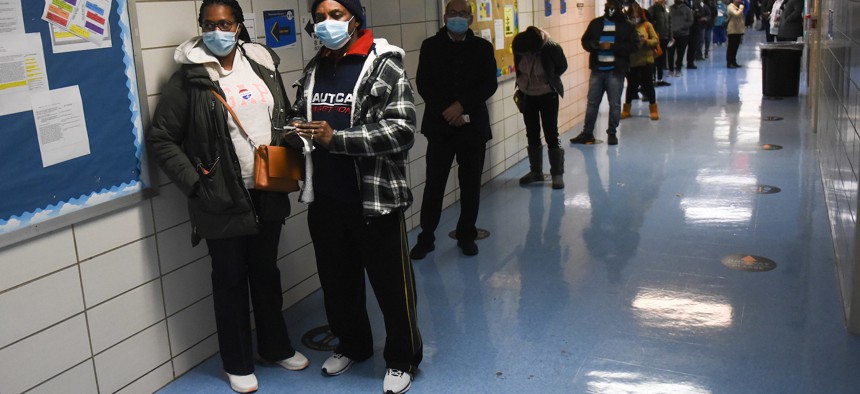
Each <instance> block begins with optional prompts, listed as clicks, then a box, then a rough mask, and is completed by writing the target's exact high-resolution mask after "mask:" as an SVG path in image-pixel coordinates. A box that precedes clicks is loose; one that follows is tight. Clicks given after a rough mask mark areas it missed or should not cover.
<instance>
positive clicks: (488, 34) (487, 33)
mask: <svg viewBox="0 0 860 394" xmlns="http://www.w3.org/2000/svg"><path fill="white" fill-rule="evenodd" d="M481 38H483V39H485V40H487V41H489V42H493V31H492V30H490V29H481Z"/></svg>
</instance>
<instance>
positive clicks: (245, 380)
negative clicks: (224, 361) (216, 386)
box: [224, 372, 257, 393]
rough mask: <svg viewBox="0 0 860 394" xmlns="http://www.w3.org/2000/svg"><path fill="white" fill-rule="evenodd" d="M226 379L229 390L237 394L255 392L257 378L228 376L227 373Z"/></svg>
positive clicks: (251, 375) (252, 376)
mask: <svg viewBox="0 0 860 394" xmlns="http://www.w3.org/2000/svg"><path fill="white" fill-rule="evenodd" d="M224 373H225V374H227V379H228V380H229V381H230V388H231V389H233V391H235V392H237V393H250V392H254V391H257V376H256V375H254V374H250V375H230V374H229V373H227V372H224Z"/></svg>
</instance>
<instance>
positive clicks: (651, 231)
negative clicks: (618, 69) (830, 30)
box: [160, 32, 860, 394]
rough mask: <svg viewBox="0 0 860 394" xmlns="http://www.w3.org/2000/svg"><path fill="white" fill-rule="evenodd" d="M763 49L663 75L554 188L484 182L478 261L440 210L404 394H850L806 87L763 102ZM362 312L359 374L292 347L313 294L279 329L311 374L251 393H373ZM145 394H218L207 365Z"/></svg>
mask: <svg viewBox="0 0 860 394" xmlns="http://www.w3.org/2000/svg"><path fill="white" fill-rule="evenodd" d="M760 41H763V40H762V37H761V35H760V33H759V32H755V33H752V34H747V37H746V38H745V42H744V44H743V45H742V46H741V52H740V54H739V56H738V58H739V61H740V63H741V64H743V65H744V68H741V69H733V70H732V69H726V68H725V58H724V57H725V46H722V47H717V48H715V49H714V50H713V53H712V56H711V59H710V60H706V61H701V62H698V67H699V69H698V70H687V69H684V70H683V71H682V72H683V74H684V75H683V76H682V77H681V78H669V79H668V81H669V82H671V83H672V86H669V87H660V88H657V91H658V103H659V106H660V116H661V119H660V120H659V121H656V122H655V121H651V120H649V119H648V108H647V103H640V102H638V101H634V104H633V108H634V110H633V113H634V117H633V118H630V119H626V120H624V121H622V125H621V128H620V133H619V139H620V144H619V145H617V146H608V145H606V144H597V145H591V146H582V145H570V144H568V143H567V138H570V137H571V136H573V135H575V134H576V133H578V132H579V130H570V132H569V133H567V134H566V135H563V136H562V138H563V141H564V143H563V146H564V149H565V150H566V151H567V152H566V158H567V161H566V171H567V172H566V174H565V175H564V177H565V182H566V185H567V187H566V188H565V189H563V190H552V189H550V187H549V184H548V183H547V184H544V185H537V186H529V187H521V186H520V185H519V184H518V182H517V179H518V178H519V177H520V176H521V175H523V174H524V173H525V172H526V171H527V163H526V162H525V161H524V162H522V163H520V164H519V165H518V166H516V167H515V168H513V169H511V170H510V171H508V172H506V173H504V174H502V175H501V176H499V177H498V178H496V179H494V180H493V181H491V182H490V183H489V184H487V185H486V186H485V188H484V190H483V194H482V203H481V204H482V205H481V215H480V217H479V220H478V226H479V227H480V228H484V229H487V230H489V231H490V233H491V235H490V237H488V238H486V239H484V240H480V241H478V245H479V247H480V249H481V252H480V254H479V255H477V256H475V257H465V256H463V255H461V253H460V251H459V249H458V248H457V247H456V244H455V241H454V240H452V239H450V238H448V237H447V236H446V235H447V232H448V231H449V230H451V229H453V228H454V225H455V223H456V220H457V215H458V213H459V212H458V206H457V205H455V206H454V207H452V208H450V209H448V210H446V211H445V212H444V213H443V216H442V224H441V226H440V231H439V233H438V234H437V243H436V250H435V251H433V252H431V253H430V254H429V255H428V256H427V258H425V259H424V260H420V261H416V262H415V272H416V279H417V283H418V291H419V294H418V301H419V317H420V321H419V325H420V327H421V330H422V333H423V338H424V343H425V356H424V362H423V363H422V364H421V368H420V373H419V374H418V375H417V376H416V379H415V381H414V383H413V386H412V389H411V390H410V393H416V394H418V393H533V392H543V393H586V392H589V393H732V394H734V393H858V392H860V337H854V336H851V335H849V334H847V333H846V330H845V327H844V323H843V322H844V317H843V313H842V311H841V301H840V298H839V297H840V296H839V293H838V290H837V284H836V275H835V266H834V256H833V247H832V240H831V236H830V230H829V225H828V221H827V216H826V212H825V206H824V199H823V194H822V193H823V192H822V185H821V179H820V172H819V167H818V161H817V158H816V146H815V136H814V135H813V134H812V133H811V132H810V131H809V129H810V127H809V119H808V118H809V115H808V113H807V110H806V105H805V100H806V97H805V94H806V93H805V88H804V87H803V86H802V87H801V96H800V97H789V98H785V99H783V100H764V99H763V98H762V88H761V86H762V84H761V78H762V73H761V60H760V56H759V51H758V49H757V43H758V42H760ZM803 77H805V75H804V76H803ZM802 85H805V84H802ZM606 111H607V107H606V105H605V102H604V107H603V108H602V110H601V117H600V120H599V123H598V129H597V130H596V133H595V134H596V137H597V138H598V139H602V140H605V138H606V135H605V133H604V132H603V130H605V127H606V126H605V125H606V121H607V119H606ZM769 116H774V117H783V118H784V119H783V120H777V121H768V120H766V119H767V118H768V117H769ZM765 144H772V145H779V146H781V147H782V149H780V150H765V149H763V146H764V145H765ZM776 188H778V189H779V190H780V191H779V192H778V193H771V194H763V193H757V192H773V191H776V190H777V189H776ZM416 236H417V231H412V233H410V239H411V241H412V242H413V244H414V241H415V237H416ZM733 255H734V257H735V258H734V259H732V256H733ZM756 256H760V257H764V258H766V259H769V260H770V261H772V262H773V263H775V265H776V266H775V268H774V269H772V270H769V271H763V270H764V269H767V268H772V265H768V264H769V263H770V261H768V260H764V259H761V258H758V257H756ZM724 263H725V264H724ZM730 266H732V267H735V268H746V269H749V270H747V271H744V270H738V269H733V268H730ZM368 299H369V308H370V310H371V314H372V316H371V318H372V320H374V321H375V323H377V325H376V326H375V327H374V329H375V334H376V339H377V346H376V347H377V353H376V355H375V356H374V357H373V358H371V359H370V360H368V361H365V362H363V363H360V364H357V365H355V366H353V368H352V369H351V370H350V371H348V372H347V373H345V374H343V375H341V376H337V377H323V376H322V375H321V374H320V372H319V367H320V366H321V365H322V362H323V361H324V360H325V359H326V358H327V357H328V356H329V354H330V353H329V352H328V351H316V350H311V349H308V348H306V347H305V346H304V345H302V344H301V341H300V339H301V336H302V335H303V334H304V333H306V332H308V331H309V330H311V329H313V328H316V327H319V326H323V325H325V324H326V319H325V315H324V312H323V306H322V296H321V294H320V292H317V293H315V294H313V295H312V296H310V297H308V298H307V299H305V300H303V301H302V302H301V303H299V304H298V305H296V306H294V307H292V308H290V309H289V310H287V311H286V313H285V315H286V317H287V322H288V324H289V325H290V327H289V328H290V333H291V335H292V337H293V339H294V345H296V346H297V347H298V349H300V350H301V351H302V352H303V353H304V354H305V355H307V356H308V357H309V358H310V359H311V366H310V367H309V368H308V369H306V370H304V371H302V372H289V371H286V370H283V369H281V368H278V367H270V366H259V367H258V368H257V376H258V378H259V384H260V392H261V393H283V392H294V393H335V392H338V393H379V392H381V390H382V378H383V375H384V374H385V364H384V361H383V360H382V346H383V338H384V337H383V336H384V329H383V327H382V319H381V316H380V315H379V312H378V309H377V307H376V305H375V303H374V302H373V300H374V299H373V297H372V296H369V297H368ZM160 392H161V393H165V394H171V393H230V392H232V391H231V390H230V388H229V385H228V384H227V383H226V381H225V379H224V377H223V374H222V372H221V367H220V359H218V357H217V356H216V357H212V358H210V359H209V360H207V361H206V362H204V363H203V364H201V365H200V366H198V367H196V368H194V369H193V370H191V371H190V372H188V373H187V374H185V375H184V376H182V377H181V378H180V379H179V380H177V381H175V382H173V383H172V384H170V385H168V386H167V387H165V388H164V389H163V390H162V391H160Z"/></svg>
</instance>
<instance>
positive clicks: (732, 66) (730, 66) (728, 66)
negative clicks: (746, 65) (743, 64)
mask: <svg viewBox="0 0 860 394" xmlns="http://www.w3.org/2000/svg"><path fill="white" fill-rule="evenodd" d="M726 68H737V67H735V65H734V64H729V65H727V66H726Z"/></svg>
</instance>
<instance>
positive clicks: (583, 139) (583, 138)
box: [570, 132, 594, 145]
mask: <svg viewBox="0 0 860 394" xmlns="http://www.w3.org/2000/svg"><path fill="white" fill-rule="evenodd" d="M570 143H571V144H585V145H591V144H593V143H594V134H586V133H585V132H582V133H579V135H578V136H576V137H573V138H571V139H570Z"/></svg>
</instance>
